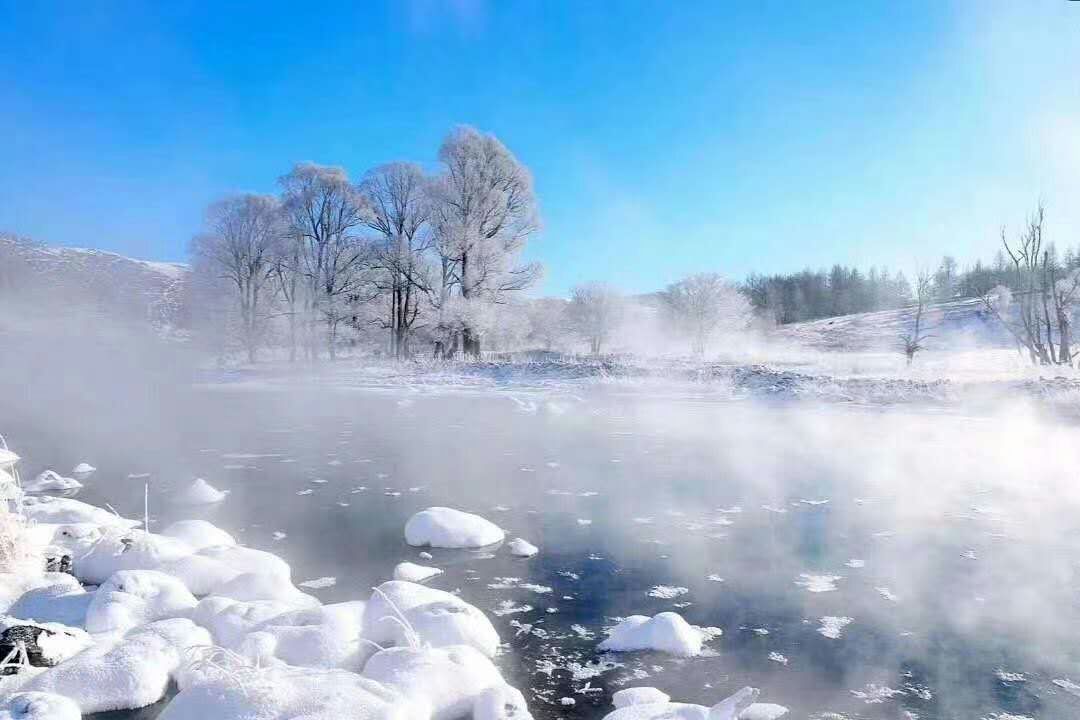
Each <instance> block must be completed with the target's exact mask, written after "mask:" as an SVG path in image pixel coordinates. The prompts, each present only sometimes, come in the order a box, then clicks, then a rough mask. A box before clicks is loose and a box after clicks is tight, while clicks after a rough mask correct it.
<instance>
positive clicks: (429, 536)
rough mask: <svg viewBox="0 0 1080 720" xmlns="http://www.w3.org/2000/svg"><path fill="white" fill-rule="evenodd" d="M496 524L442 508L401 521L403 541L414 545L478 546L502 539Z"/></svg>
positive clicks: (425, 511) (501, 532)
mask: <svg viewBox="0 0 1080 720" xmlns="http://www.w3.org/2000/svg"><path fill="white" fill-rule="evenodd" d="M504 537H505V535H504V534H503V531H502V530H501V529H500V528H499V526H498V525H495V524H494V523H492V522H491V521H489V520H485V519H484V518H482V517H480V516H479V515H473V514H471V513H467V512H462V511H461V510H454V509H453V508H446V507H432V508H428V509H427V510H421V511H420V512H418V513H416V514H415V515H413V516H412V517H411V518H409V521H408V522H407V523H405V542H407V543H409V544H410V545H413V546H415V547H422V546H428V545H430V546H431V547H443V548H479V547H484V546H486V545H493V544H495V543H499V542H502V541H503V538H504Z"/></svg>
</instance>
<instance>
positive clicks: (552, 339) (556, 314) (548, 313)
mask: <svg viewBox="0 0 1080 720" xmlns="http://www.w3.org/2000/svg"><path fill="white" fill-rule="evenodd" d="M566 308H567V301H566V300H564V299H562V298H537V299H535V300H532V301H530V302H529V304H528V306H527V308H526V310H525V314H526V317H527V318H528V323H529V325H528V332H527V334H526V336H525V339H526V340H527V341H528V342H529V343H531V344H532V346H533V347H536V348H540V349H543V350H555V349H556V348H560V347H563V346H564V345H565V344H566V341H567V339H568V338H569V337H570V335H571V334H572V330H571V328H570V324H569V318H568V317H567V312H566Z"/></svg>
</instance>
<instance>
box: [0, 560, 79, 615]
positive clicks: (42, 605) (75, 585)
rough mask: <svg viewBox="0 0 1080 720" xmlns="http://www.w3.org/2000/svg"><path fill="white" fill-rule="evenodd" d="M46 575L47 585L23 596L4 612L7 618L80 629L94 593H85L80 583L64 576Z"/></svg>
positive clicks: (58, 574)
mask: <svg viewBox="0 0 1080 720" xmlns="http://www.w3.org/2000/svg"><path fill="white" fill-rule="evenodd" d="M46 575H47V577H48V578H49V580H50V582H49V583H48V584H46V585H42V586H40V587H35V588H31V589H29V590H27V591H26V592H24V593H23V594H22V595H20V596H19V598H18V600H16V601H15V602H14V603H13V604H12V605H11V607H9V608H8V609H7V614H8V615H11V616H12V617H17V618H20V619H23V620H34V621H37V622H55V623H61V624H63V625H69V626H72V627H83V626H84V625H85V624H86V609H87V608H88V607H89V605H90V601H91V600H92V599H93V597H94V595H93V593H88V592H86V590H85V589H84V588H83V586H82V585H80V584H79V581H78V580H76V579H75V578H73V577H72V576H71V575H68V574H67V573H46Z"/></svg>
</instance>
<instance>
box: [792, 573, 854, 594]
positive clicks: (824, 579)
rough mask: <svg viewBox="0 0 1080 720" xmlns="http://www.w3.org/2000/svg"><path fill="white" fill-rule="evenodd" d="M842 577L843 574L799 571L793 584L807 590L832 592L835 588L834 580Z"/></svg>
mask: <svg viewBox="0 0 1080 720" xmlns="http://www.w3.org/2000/svg"><path fill="white" fill-rule="evenodd" d="M843 579H844V577H843V575H811V574H810V573H800V574H799V579H798V580H796V581H795V584H796V585H798V586H799V587H801V588H805V589H806V590H807V592H812V593H823V592H833V591H834V590H836V581H837V580H843Z"/></svg>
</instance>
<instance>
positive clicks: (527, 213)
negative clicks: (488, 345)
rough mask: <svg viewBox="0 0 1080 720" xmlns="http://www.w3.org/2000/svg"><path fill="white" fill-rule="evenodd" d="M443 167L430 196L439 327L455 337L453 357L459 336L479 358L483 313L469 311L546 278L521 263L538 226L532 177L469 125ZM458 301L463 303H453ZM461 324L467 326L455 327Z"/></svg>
mask: <svg viewBox="0 0 1080 720" xmlns="http://www.w3.org/2000/svg"><path fill="white" fill-rule="evenodd" d="M439 161H440V163H441V164H442V172H441V173H440V174H439V176H438V177H437V178H436V179H435V181H434V182H433V183H432V185H431V195H430V197H431V203H432V204H431V222H432V232H433V233H434V240H435V247H436V249H437V251H438V255H439V262H440V268H439V270H440V272H439V276H440V283H439V284H440V289H439V292H438V294H437V296H436V298H435V304H436V308H437V309H438V310H439V324H440V326H441V327H442V328H443V329H444V331H445V332H446V333H448V334H449V335H450V336H451V338H450V340H449V342H450V343H451V345H450V350H449V353H453V351H454V350H453V347H454V346H456V343H457V339H458V337H459V336H460V340H461V346H462V350H463V351H464V352H465V354H466V355H468V356H473V357H475V356H478V355H479V352H480V334H481V333H480V332H479V330H478V328H477V327H476V326H474V325H472V324H471V323H470V322H469V321H468V317H470V316H473V315H476V314H478V313H481V310H480V309H479V308H477V307H472V308H470V309H469V310H468V311H467V312H462V311H461V310H462V307H469V306H475V305H477V304H480V305H482V304H499V303H503V302H506V301H507V300H508V299H509V298H510V297H511V296H512V295H513V294H514V293H515V292H516V291H519V290H522V289H524V288H526V287H528V286H529V285H531V284H532V283H533V282H534V281H535V280H536V279H537V278H538V277H539V274H540V268H539V266H538V265H535V264H525V265H522V264H520V263H519V256H520V253H521V251H522V249H523V248H524V246H525V241H526V239H527V238H528V236H529V235H530V234H531V233H532V232H533V231H534V230H536V228H537V225H538V219H537V208H536V198H535V195H534V193H533V185H532V176H531V174H530V173H529V171H528V169H527V168H526V167H525V166H524V165H522V164H521V163H520V162H519V161H518V159H517V158H516V157H514V155H513V153H511V152H510V151H509V150H508V149H507V148H506V146H505V145H503V144H502V143H501V142H500V141H499V140H498V139H497V138H496V137H495V136H493V135H488V134H484V133H481V132H479V131H477V130H476V129H475V128H472V127H467V126H462V127H458V128H455V129H454V130H453V131H451V132H450V134H449V135H448V136H447V137H446V139H445V140H444V141H443V144H442V147H441V148H440V149H439ZM455 296H456V297H460V298H462V299H463V300H464V301H465V302H464V304H462V303H450V300H451V299H452V298H453V297H455ZM451 304H452V305H454V306H455V307H454V310H453V312H450V311H449V310H450V305H451ZM458 319H460V320H461V322H462V323H463V324H461V325H460V326H455V325H454V323H455V322H456V321H457V320H458Z"/></svg>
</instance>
